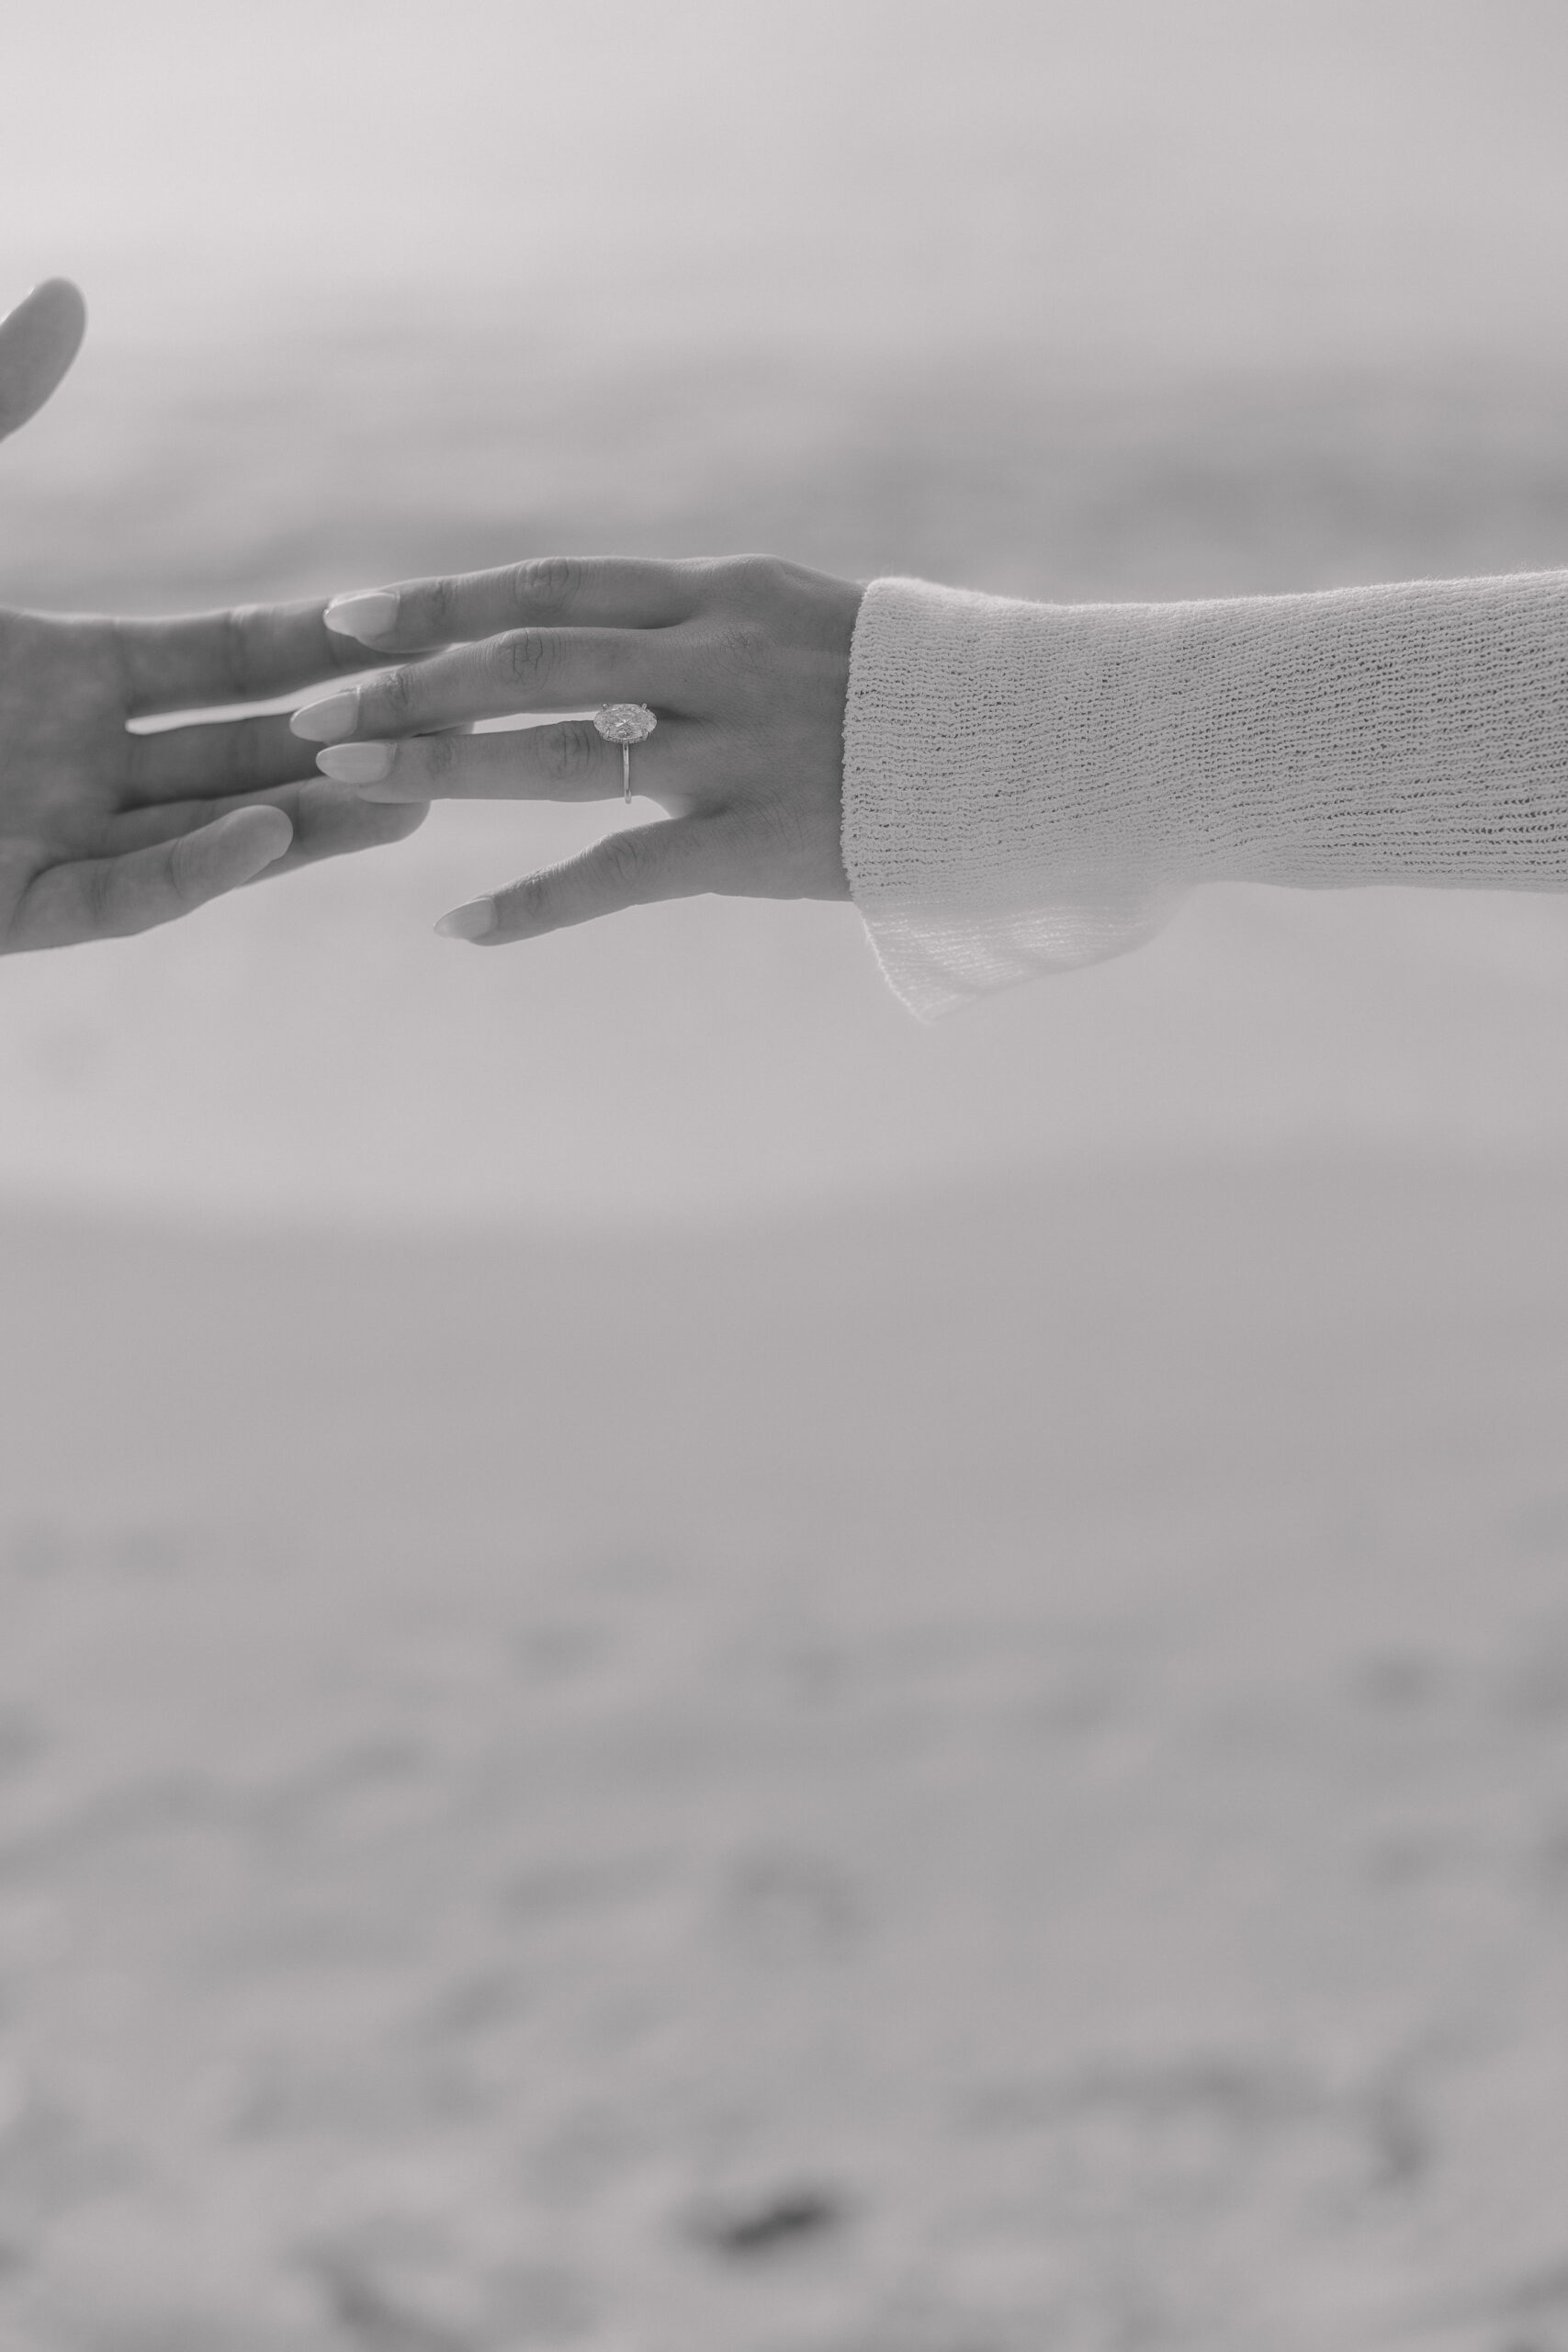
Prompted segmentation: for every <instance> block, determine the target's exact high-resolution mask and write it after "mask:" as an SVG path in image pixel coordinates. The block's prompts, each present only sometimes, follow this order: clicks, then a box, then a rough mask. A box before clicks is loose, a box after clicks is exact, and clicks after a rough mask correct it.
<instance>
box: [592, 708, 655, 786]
mask: <svg viewBox="0 0 1568 2352" xmlns="http://www.w3.org/2000/svg"><path fill="white" fill-rule="evenodd" d="M593 724H594V726H595V727H596V728H597V729H599V732H600V734H601V735H603V737H604V741H605V742H606V743H618V744H619V745H620V747H621V786H622V797H623V798H625V799H626V800H629V799H630V798H631V797H632V745H633V744H634V743H645V742H646V741H648V738H649V736H650V735H651V734H652V732H653V730H654V729H655V728H656V727H657V726H658V724H659V721H658V719H657V718H655V717H654V715H653V713H652V711H651V710H649V707H648V705H647V704H646V703H645V702H607V703H604V704H603V705H602V706H601V707H600V708H599V709H598V710H596V711H595V712H594V714H593Z"/></svg>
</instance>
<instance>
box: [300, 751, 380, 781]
mask: <svg viewBox="0 0 1568 2352" xmlns="http://www.w3.org/2000/svg"><path fill="white" fill-rule="evenodd" d="M316 765H317V766H318V767H319V768H320V769H321V774H322V775H330V776H331V777H332V779H333V783H334V784H379V783H380V782H381V779H382V778H383V776H386V775H389V774H390V773H391V766H392V747H391V745H390V743H339V744H338V745H337V746H336V747H335V749H334V750H333V751H330V752H317V753H316Z"/></svg>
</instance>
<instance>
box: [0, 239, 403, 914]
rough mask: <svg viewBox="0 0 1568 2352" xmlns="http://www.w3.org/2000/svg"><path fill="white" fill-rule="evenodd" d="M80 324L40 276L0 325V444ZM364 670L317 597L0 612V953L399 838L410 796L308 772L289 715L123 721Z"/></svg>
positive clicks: (200, 899)
mask: <svg viewBox="0 0 1568 2352" xmlns="http://www.w3.org/2000/svg"><path fill="white" fill-rule="evenodd" d="M84 321H85V311H84V309H83V304H82V298H81V296H80V295H79V294H78V293H77V292H76V289H75V288H74V287H72V286H69V285H67V284H66V283H65V282H64V281H63V280H62V279H54V280H51V282H50V283H49V284H48V285H45V286H40V287H39V288H36V289H35V291H34V292H33V293H32V294H31V295H29V296H28V300H26V301H25V302H23V303H21V304H20V305H19V306H18V307H17V309H16V310H15V311H12V312H11V314H10V316H9V317H8V318H6V320H4V321H0V435H4V434H6V433H10V432H14V431H15V430H16V428H17V425H19V424H24V423H25V422H26V421H27V419H28V417H29V416H30V415H32V413H34V411H35V410H37V409H39V408H40V407H41V406H42V404H43V402H44V401H46V400H47V399H48V398H49V395H50V393H51V391H52V390H54V387H55V385H56V384H57V383H58V382H59V381H60V379H61V378H62V376H63V375H64V373H65V371H66V369H67V368H69V367H70V365H71V362H72V360H73V357H74V356H75V353H76V348H77V345H79V344H80V342H81V339H82V330H83V324H84ZM365 662H366V656H365V654H364V653H363V652H362V651H360V650H358V649H357V648H355V646H353V645H352V644H351V643H350V642H349V641H348V640H346V639H344V637H343V636H342V635H341V634H338V633H334V632H332V631H329V630H328V629H327V628H325V627H324V626H323V623H322V616H321V605H319V604H308V605H278V606H272V607H263V606H256V607H254V608H250V609H246V610H242V611H235V612H228V613H212V614H204V615H201V616H197V617H196V618H193V619H183V620H135V621H122V620H107V619H97V618H77V617H74V616H59V615H51V614H41V613H25V612H12V611H6V610H0V953H6V952H8V951H10V950H13V949H20V948H32V947H62V946H67V945H70V944H73V943H74V942H78V941H83V940H91V939H107V938H114V937H118V936H121V935H123V934H125V933H130V932H139V931H145V930H148V929H150V928H151V927H152V925H153V924H154V923H161V922H169V921H170V920H171V919H172V918H173V917H174V916H175V915H181V914H186V913H188V912H189V911H190V910H191V909H192V908H194V907H197V906H200V905H202V904H203V903H204V902H205V901H206V900H207V899H214V898H217V897H218V896H220V893H221V892H223V891H225V890H231V889H233V888H236V886H237V885H239V884H241V883H244V882H249V881H252V880H254V878H255V877H256V876H257V875H259V874H262V873H264V872H267V871H271V872H275V873H276V872H282V871H285V870H286V869H287V868H288V867H290V866H293V865H303V864H306V863H308V862H310V861H311V860H313V859H316V858H320V857H326V856H331V855H333V854H335V853H336V852H338V851H341V850H351V849H363V848H367V847H369V846H371V845H372V844H374V843H376V842H389V841H397V840H400V839H401V838H402V837H403V836H404V835H405V834H407V833H411V832H412V831H413V830H414V828H415V826H417V825H418V824H419V822H420V820H421V819H422V818H423V814H424V810H423V809H422V808H421V807H419V806H418V805H417V804H414V803H411V804H409V805H405V806H402V807H398V808H379V809H378V808H375V807H372V806H371V805H369V804H367V802H366V801H365V800H364V799H363V798H362V797H360V796H358V795H356V794H355V793H353V792H351V791H348V790H345V789H344V788H343V787H341V786H333V785H331V784H325V783H323V782H322V780H321V777H320V776H319V775H316V774H315V773H314V770H313V768H312V765H311V763H310V755H309V753H308V752H306V751H305V750H304V748H303V747H302V746H301V744H300V742H299V738H298V737H297V736H296V735H294V734H292V733H291V732H290V730H289V726H288V718H287V716H286V715H285V716H277V717H273V716H268V717H250V718H236V719H229V720H220V721H215V722H213V721H209V722H207V723H205V724H197V725H191V726H185V727H176V728H171V729H166V730H164V731H162V732H158V733H153V734H132V733H131V732H130V731H129V729H128V726H127V721H128V720H130V719H132V718H141V717H147V716H151V715H152V714H153V713H156V712H173V711H180V710H196V709H201V708H204V707H205V708H212V707H222V706H225V705H228V704H231V703H243V702H256V701H264V700H267V699H270V698H271V697H273V696H276V695H286V694H289V693H292V692H294V691H295V690H296V689H298V688H300V687H305V686H310V685H313V684H317V683H318V682H319V681H321V679H323V678H328V677H333V676H336V675H340V674H341V673H343V672H344V671H345V670H350V669H356V668H358V669H362V668H363V667H364V666H365Z"/></svg>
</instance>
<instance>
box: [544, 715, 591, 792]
mask: <svg viewBox="0 0 1568 2352" xmlns="http://www.w3.org/2000/svg"><path fill="white" fill-rule="evenodd" d="M544 734H545V741H543V743H542V744H541V745H540V751H541V754H542V759H543V765H544V769H545V773H546V775H547V776H548V777H549V779H550V781H551V782H552V783H553V784H585V783H587V781H588V780H589V778H590V777H591V776H592V775H594V774H595V773H596V772H597V770H598V767H599V764H600V762H601V760H602V759H603V757H604V742H603V741H602V739H601V737H600V735H599V733H598V730H597V729H595V728H594V726H593V724H592V721H591V720H589V719H586V718H568V719H564V720H563V721H562V722H561V724H560V725H559V726H558V727H551V728H548V729H545V730H544Z"/></svg>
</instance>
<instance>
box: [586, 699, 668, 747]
mask: <svg viewBox="0 0 1568 2352" xmlns="http://www.w3.org/2000/svg"><path fill="white" fill-rule="evenodd" d="M593 724H594V726H595V727H596V728H597V729H599V732H600V734H601V735H603V737H604V741H606V742H607V743H644V742H646V741H648V738H649V736H650V735H651V734H652V732H653V730H654V729H655V728H656V727H657V726H658V724H659V721H658V719H657V718H655V717H654V715H653V713H652V711H651V710H649V707H648V705H647V704H646V703H645V702H607V703H605V705H604V707H603V709H601V710H596V711H595V712H594V714H593Z"/></svg>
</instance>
